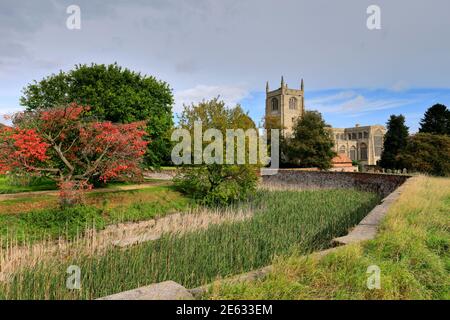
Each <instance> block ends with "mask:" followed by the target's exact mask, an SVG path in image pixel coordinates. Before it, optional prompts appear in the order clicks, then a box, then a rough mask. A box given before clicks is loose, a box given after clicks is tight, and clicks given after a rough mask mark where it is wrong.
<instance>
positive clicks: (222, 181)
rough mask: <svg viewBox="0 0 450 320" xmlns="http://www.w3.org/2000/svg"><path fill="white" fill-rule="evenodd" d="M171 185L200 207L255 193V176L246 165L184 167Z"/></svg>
mask: <svg viewBox="0 0 450 320" xmlns="http://www.w3.org/2000/svg"><path fill="white" fill-rule="evenodd" d="M174 182H175V185H176V186H177V188H178V189H179V190H180V191H181V192H183V193H186V194H189V195H190V196H191V197H192V198H194V199H196V200H198V201H199V202H200V203H202V204H204V205H210V206H215V205H226V204H229V203H232V202H235V201H239V200H244V199H246V198H248V197H249V196H250V195H252V194H253V193H254V191H255V190H256V183H257V175H256V172H255V169H254V168H252V167H250V166H246V165H240V166H230V165H209V166H200V167H193V168H185V169H184V170H182V171H180V173H179V174H178V175H177V176H176V177H175V180H174Z"/></svg>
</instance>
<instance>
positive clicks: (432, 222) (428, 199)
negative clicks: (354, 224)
mask: <svg viewBox="0 0 450 320" xmlns="http://www.w3.org/2000/svg"><path fill="white" fill-rule="evenodd" d="M449 229H450V179H448V178H447V179H444V178H428V177H417V178H414V180H413V181H411V182H410V184H409V185H408V186H406V190H405V191H404V193H402V194H401V196H400V198H399V200H398V202H396V203H395V204H394V205H393V206H392V207H391V208H390V210H389V214H388V216H387V218H386V219H385V220H384V222H383V224H382V227H381V232H380V233H379V235H378V237H377V238H376V239H375V240H372V241H368V242H366V243H363V244H358V245H350V246H346V247H343V248H340V249H338V250H337V251H336V252H334V253H330V254H329V255H327V256H325V257H324V258H322V259H319V258H313V257H305V256H303V257H302V256H298V255H293V256H292V257H290V258H280V259H278V260H277V263H276V264H275V269H274V271H273V272H272V273H271V274H270V275H269V276H268V278H266V279H265V280H263V281H258V282H253V283H244V284H235V285H215V286H214V288H213V291H212V293H211V295H209V296H208V297H207V298H210V299H450V250H449V249H450V233H449ZM370 265H376V266H379V268H380V270H381V289H373V290H369V289H368V288H367V285H366V283H367V278H368V277H369V276H370V274H367V273H366V272H367V268H368V266H370Z"/></svg>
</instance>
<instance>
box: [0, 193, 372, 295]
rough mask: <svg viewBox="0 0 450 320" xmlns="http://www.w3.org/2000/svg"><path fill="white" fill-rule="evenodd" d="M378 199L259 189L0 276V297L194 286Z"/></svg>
mask: <svg viewBox="0 0 450 320" xmlns="http://www.w3.org/2000/svg"><path fill="white" fill-rule="evenodd" d="M379 200H380V198H379V196H378V195H376V194H374V193H368V192H361V191H356V190H319V191H316V190H314V191H270V192H268V191H259V192H258V193H257V195H256V196H255V197H254V198H253V199H252V200H251V201H250V202H249V203H243V204H241V205H237V206H236V207H234V208H233V210H236V211H239V208H243V207H245V208H247V209H248V208H250V209H251V211H252V212H253V216H252V217H251V218H250V219H244V220H239V221H228V222H224V223H221V224H213V225H210V226H209V227H208V228H206V229H205V228H201V229H198V230H194V231H192V232H172V233H167V234H163V235H162V236H161V237H160V238H159V239H157V240H155V241H148V242H144V243H141V244H138V245H135V246H133V247H130V248H128V249H125V250H124V249H120V248H108V249H107V250H106V251H105V252H104V253H103V254H101V255H91V256H86V255H75V256H70V257H68V258H66V259H52V260H50V261H45V262H42V263H38V264H35V265H34V266H33V267H32V268H24V269H22V270H20V271H19V272H16V273H15V274H13V275H12V277H11V278H10V279H9V281H5V282H3V283H1V284H0V299H93V298H98V297H102V296H106V295H110V294H113V293H117V292H121V291H124V290H130V289H133V288H137V287H140V286H144V285H148V284H151V283H155V282H160V281H165V280H174V281H176V282H179V283H181V284H182V285H184V286H186V287H196V286H199V285H203V284H206V283H209V282H211V281H213V280H215V279H217V278H220V277H226V276H230V275H233V274H238V273H241V272H246V271H250V270H252V269H256V268H259V267H262V266H265V265H268V264H270V263H271V262H272V260H273V259H274V257H276V256H280V255H289V254H292V253H294V252H299V253H306V252H310V251H312V250H317V249H321V248H324V247H327V246H328V245H329V243H330V240H331V239H332V238H333V237H335V236H339V235H342V234H344V233H346V232H347V230H348V229H349V228H350V227H352V226H353V225H355V224H356V223H358V222H359V221H360V220H361V219H362V218H363V217H364V216H365V215H366V214H367V213H368V212H369V211H370V209H371V208H373V207H374V206H375V205H376V204H377V203H378V202H379ZM70 265H76V266H79V267H80V269H81V289H80V290H73V289H67V288H66V280H67V277H68V276H69V275H68V274H67V267H68V266H70Z"/></svg>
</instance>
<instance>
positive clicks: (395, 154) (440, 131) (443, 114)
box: [379, 104, 450, 176]
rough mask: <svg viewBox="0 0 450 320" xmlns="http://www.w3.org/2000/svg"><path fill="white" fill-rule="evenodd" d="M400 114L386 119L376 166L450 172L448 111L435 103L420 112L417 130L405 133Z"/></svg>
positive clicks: (426, 171) (444, 174)
mask: <svg viewBox="0 0 450 320" xmlns="http://www.w3.org/2000/svg"><path fill="white" fill-rule="evenodd" d="M408 130H409V128H408V127H407V126H406V125H405V117H404V116H403V115H398V116H396V115H391V117H390V118H389V121H388V122H387V132H386V135H385V139H384V146H383V153H382V155H381V159H380V161H379V165H380V166H381V167H383V168H385V169H403V168H406V169H407V170H408V171H415V172H423V173H427V174H432V175H438V176H449V175H450V110H449V109H448V108H447V107H446V106H445V105H443V104H435V105H433V106H432V107H430V108H429V109H428V110H427V111H426V112H425V114H424V117H423V119H422V120H421V122H420V128H419V132H418V133H416V134H414V135H409V132H408Z"/></svg>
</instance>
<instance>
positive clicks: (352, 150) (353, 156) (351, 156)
mask: <svg viewBox="0 0 450 320" xmlns="http://www.w3.org/2000/svg"><path fill="white" fill-rule="evenodd" d="M350 159H352V161H356V148H355V147H354V146H352V147H351V148H350Z"/></svg>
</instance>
